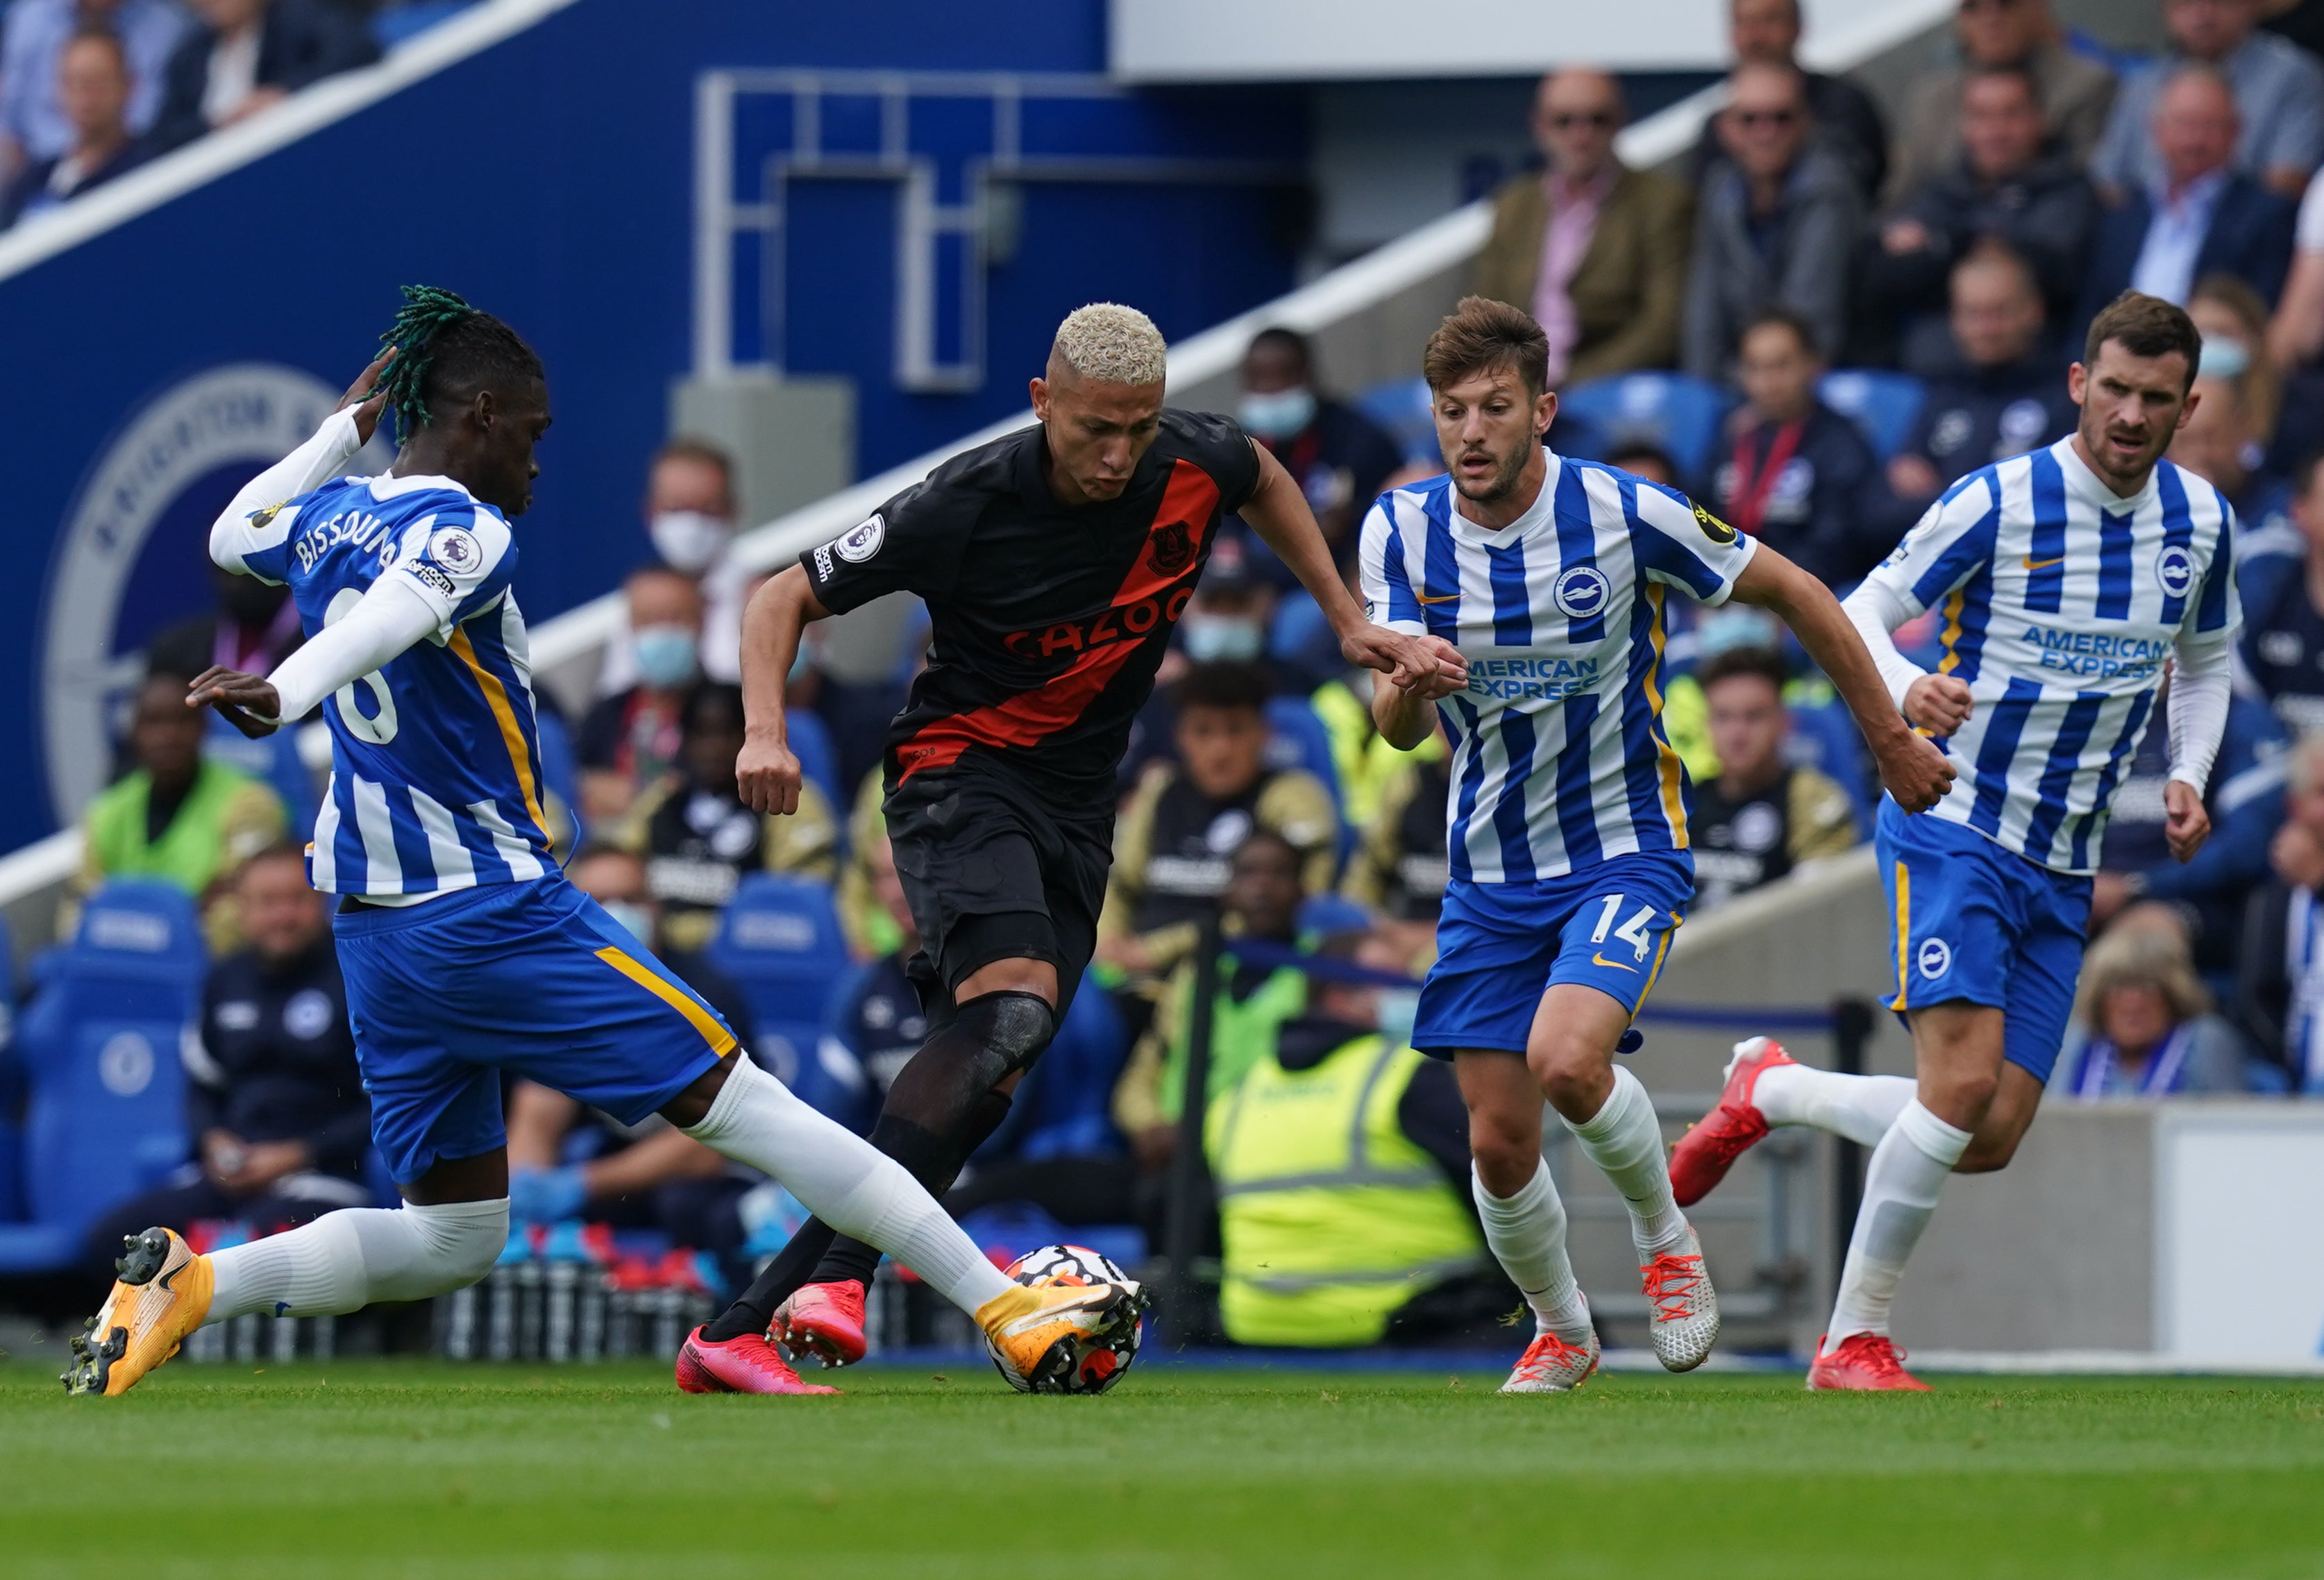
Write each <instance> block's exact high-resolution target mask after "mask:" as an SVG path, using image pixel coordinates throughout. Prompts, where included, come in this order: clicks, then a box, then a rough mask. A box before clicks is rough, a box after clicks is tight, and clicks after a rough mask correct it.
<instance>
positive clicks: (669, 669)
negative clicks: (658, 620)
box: [631, 625, 700, 691]
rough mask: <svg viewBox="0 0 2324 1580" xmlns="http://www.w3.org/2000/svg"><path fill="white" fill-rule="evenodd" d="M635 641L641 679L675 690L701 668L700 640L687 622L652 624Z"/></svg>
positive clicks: (647, 682)
mask: <svg viewBox="0 0 2324 1580" xmlns="http://www.w3.org/2000/svg"><path fill="white" fill-rule="evenodd" d="M631 642H632V645H633V647H634V648H635V650H636V652H637V657H638V679H641V680H643V681H644V682H645V683H646V684H647V685H649V686H651V687H653V688H655V689H656V690H659V691H669V690H673V689H675V688H678V687H680V686H683V685H685V684H686V683H687V681H688V680H691V679H694V677H695V676H696V673H698V672H699V669H700V665H699V652H698V644H697V643H696V641H695V636H694V633H692V632H691V631H688V630H687V628H686V627H685V626H683V625H649V626H646V627H645V628H644V629H642V630H641V631H639V632H637V633H634V634H633V635H632V637H631Z"/></svg>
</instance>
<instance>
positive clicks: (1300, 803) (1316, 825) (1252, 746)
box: [1098, 662, 1339, 976]
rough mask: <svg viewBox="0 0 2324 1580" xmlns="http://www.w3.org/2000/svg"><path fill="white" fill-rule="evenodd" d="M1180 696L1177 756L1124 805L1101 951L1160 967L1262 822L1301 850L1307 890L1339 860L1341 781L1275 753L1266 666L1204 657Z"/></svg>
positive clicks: (1180, 953) (1128, 965)
mask: <svg viewBox="0 0 2324 1580" xmlns="http://www.w3.org/2000/svg"><path fill="white" fill-rule="evenodd" d="M1172 703H1173V705H1174V707H1176V711H1177V725H1176V730H1175V732H1174V734H1175V736H1176V743H1177V748H1178V760H1177V762H1157V763H1154V764H1152V765H1151V766H1149V767H1148V769H1147V771H1146V772H1145V775H1144V776H1143V777H1142V778H1141V779H1140V780H1139V783H1138V788H1137V790H1135V791H1133V792H1132V793H1131V795H1130V799H1129V802H1128V804H1127V805H1125V806H1124V807H1123V808H1122V811H1121V818H1120V823H1119V824H1118V826H1117V827H1116V830H1115V834H1114V847H1113V876H1112V881H1111V883H1110V884H1109V885H1108V887H1107V890H1106V897H1105V910H1104V913H1103V915H1102V917H1101V918H1100V919H1099V924H1098V940H1099V949H1100V952H1101V956H1102V957H1103V958H1105V959H1106V960H1107V961H1109V962H1110V963H1111V964H1112V965H1115V966H1120V967H1121V968H1123V969H1125V970H1128V971H1131V972H1134V973H1139V974H1141V975H1149V976H1157V975H1162V974H1165V973H1167V972H1168V971H1170V970H1171V969H1173V968H1174V967H1175V966H1176V965H1177V964H1178V962H1179V961H1180V960H1181V959H1183V958H1184V957H1185V954H1186V951H1187V950H1189V949H1190V948H1192V947H1194V935H1195V932H1196V929H1197V928H1198V927H1199V925H1200V924H1201V922H1202V921H1203V919H1205V918H1206V917H1208V916H1210V915H1212V914H1213V912H1215V911H1216V910H1217V909H1218V906H1219V902H1220V896H1221V895H1222V893H1223V892H1224V891H1225V889H1226V887H1227V882H1228V879H1229V875H1230V872H1231V867H1230V861H1229V858H1230V857H1231V855H1233V853H1234V852H1235V851H1236V850H1237V849H1238V848H1239V847H1240V845H1242V843H1243V841H1244V839H1245V838H1246V837H1247V836H1249V835H1250V833H1251V831H1252V830H1254V829H1264V830H1266V831H1268V833H1271V834H1275V835H1277V836H1280V837H1282V838H1283V839H1284V840H1286V842H1288V843H1289V845H1291V847H1292V848H1293V849H1294V850H1296V851H1297V852H1298V853H1299V860H1300V863H1301V865H1302V866H1303V868H1304V869H1305V882H1304V883H1303V888H1304V889H1305V891H1306V892H1321V891H1323V890H1324V889H1327V888H1329V887H1330V886H1331V882H1332V874H1333V870H1334V869H1335V867H1336V866H1337V865H1338V854H1339V850H1338V846H1339V814H1338V811H1337V810H1336V808H1333V805H1332V792H1331V791H1330V790H1327V789H1325V788H1324V786H1323V782H1322V781H1319V780H1318V779H1316V777H1315V776H1314V774H1312V773H1309V772H1306V771H1305V770H1304V769H1297V768H1281V769H1270V768H1269V767H1268V765H1267V745H1268V735H1269V731H1268V723H1267V713H1266V707H1267V682H1266V680H1265V679H1264V677H1262V676H1261V675H1260V674H1259V672H1258V671H1257V670H1254V669H1253V668H1252V667H1251V666H1250V665H1248V664H1238V663H1228V662H1216V663H1203V664H1196V665H1195V666H1194V668H1192V669H1190V670H1187V671H1186V674H1185V679H1181V680H1180V681H1179V682H1178V684H1177V686H1176V688H1174V694H1173V697H1172Z"/></svg>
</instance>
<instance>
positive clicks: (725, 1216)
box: [508, 845, 762, 1256]
mask: <svg viewBox="0 0 2324 1580" xmlns="http://www.w3.org/2000/svg"><path fill="white" fill-rule="evenodd" d="M566 876H567V878H569V879H570V880H571V881H572V883H573V886H574V887H575V888H576V889H578V890H580V891H581V892H583V893H584V894H586V895H588V896H589V897H590V898H591V899H592V900H595V901H597V903H599V904H600V905H603V906H604V908H605V909H606V910H607V911H609V912H611V913H612V915H613V919H615V920H617V921H619V922H620V923H621V924H622V927H623V928H624V929H627V930H628V931H629V933H630V934H631V935H632V937H633V938H636V939H637V943H638V947H639V948H640V949H642V950H646V951H648V952H650V953H651V954H652V955H653V956H655V957H656V958H657V959H659V961H660V962H661V964H662V965H664V966H668V967H669V971H670V973H671V975H675V976H676V977H678V980H679V981H681V982H683V983H685V984H687V986H688V987H691V988H692V989H694V991H695V992H696V993H700V994H701V995H702V997H703V1000H704V1001H705V1003H708V1004H709V1005H710V1007H711V1008H712V1009H715V1010H716V1011H717V1012H719V1013H720V1014H721V1015H723V1016H724V1017H725V1019H726V1022H727V1024H728V1025H729V1026H731V1027H732V1028H733V1031H734V1035H735V1036H736V1037H737V1038H739V1039H741V1040H742V1045H743V1046H744V1047H745V1048H748V1047H749V1046H750V1044H751V1040H752V1026H751V1017H750V1011H749V1007H748V1006H747V1004H746V1003H744V1001H743V999H742V993H740V992H739V991H738V990H737V989H736V988H735V986H734V984H733V983H732V982H730V981H728V980H727V978H726V977H725V975H724V974H722V973H721V972H720V971H719V970H718V969H717V968H716V967H715V966H712V965H711V964H710V963H709V962H708V961H707V960H705V959H704V958H703V957H702V956H699V955H696V954H692V953H689V952H687V951H685V950H681V949H670V948H667V947H663V946H662V943H661V940H660V938H659V931H660V929H659V911H658V907H657V906H656V904H655V902H654V899H653V896H652V895H651V893H650V892H649V891H648V889H647V885H646V871H645V864H643V863H642V862H641V861H640V860H639V859H638V858H637V856H635V855H632V853H630V852H629V851H626V850H622V849H621V848H620V847H619V846H616V845H590V846H588V847H586V848H585V849H583V850H582V851H580V852H579V853H578V854H576V855H575V856H574V858H573V860H572V862H571V863H570V864H568V865H567V868H566ZM508 1132H509V1139H508V1149H509V1210H510V1214H511V1215H512V1216H513V1217H515V1218H516V1219H518V1220H519V1221H520V1222H527V1223H537V1224H553V1223H557V1222H558V1221H560V1220H562V1219H567V1218H579V1217H586V1218H588V1219H589V1220H591V1221H592V1222H595V1223H610V1224H615V1225H617V1226H621V1227H625V1228H651V1229H659V1230H661V1231H662V1232H663V1233H664V1234H668V1235H669V1237H670V1238H671V1239H672V1240H674V1241H676V1242H677V1243H679V1244H681V1245H687V1246H691V1247H693V1248H694V1249H696V1250H701V1251H709V1252H714V1253H716V1254H718V1255H722V1256H726V1255H732V1254H733V1252H735V1251H736V1250H738V1249H739V1248H740V1247H741V1245H742V1242H743V1239H744V1238H745V1236H744V1233H743V1229H742V1222H741V1220H740V1218H739V1217H737V1216H736V1212H735V1208H736V1204H737V1203H738V1202H739V1201H740V1200H741V1198H742V1196H743V1195H744V1194H745V1193H747V1192H748V1191H749V1190H750V1189H751V1187H752V1186H753V1185H755V1184H757V1183H758V1181H759V1180H760V1179H761V1178H762V1177H761V1175H759V1174H758V1173H757V1172H756V1171H754V1170H752V1169H745V1168H742V1167H741V1166H739V1165H735V1164H731V1163H729V1162H728V1161H727V1160H725V1159H724V1158H723V1157H721V1156H720V1155H719V1154H717V1153H716V1152H714V1151H712V1150H710V1149H709V1148H708V1147H705V1146H704V1145H703V1144H702V1143H701V1142H700V1141H696V1140H694V1139H693V1138H692V1137H690V1136H688V1135H687V1134H686V1133H685V1132H683V1131H680V1130H678V1129H676V1128H675V1127H673V1126H672V1125H671V1124H670V1123H669V1121H668V1120H665V1119H663V1118H662V1117H660V1116H659V1114H655V1115H651V1116H650V1117H648V1118H647V1119H646V1120H644V1121H643V1122H642V1123H638V1124H634V1125H625V1124H623V1123H622V1122H621V1121H619V1120H617V1119H614V1118H613V1116H612V1115H610V1114H607V1113H601V1112H599V1111H597V1110H595V1109H590V1108H584V1107H583V1106H582V1105H581V1104H579V1103H577V1102H576V1101H574V1099H572V1098H570V1097H567V1095H565V1094H563V1093H562V1092H558V1091H554V1090H552V1089H551V1088H549V1087H547V1086H539V1085H538V1084H536V1083H534V1082H531V1081H518V1082H517V1083H516V1084H515V1086H514V1087H513V1089H512V1091H511V1093H510V1096H509V1113H508Z"/></svg>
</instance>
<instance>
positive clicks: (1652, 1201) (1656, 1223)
mask: <svg viewBox="0 0 2324 1580" xmlns="http://www.w3.org/2000/svg"><path fill="white" fill-rule="evenodd" d="M1565 1128H1566V1129H1568V1130H1570V1131H1572V1132H1573V1139H1574V1140H1575V1141H1579V1142H1581V1143H1582V1151H1583V1152H1584V1153H1585V1154H1587V1155H1588V1157H1589V1159H1590V1160H1591V1162H1592V1163H1595V1164H1597V1165H1598V1167H1599V1168H1600V1169H1603V1170H1604V1171H1605V1175H1606V1178H1608V1179H1610V1180H1612V1181H1613V1182H1614V1188H1615V1189H1616V1190H1618V1191H1620V1192H1621V1193H1622V1199H1623V1200H1624V1201H1625V1202H1627V1203H1628V1204H1629V1207H1630V1238H1631V1239H1633V1240H1634V1241H1636V1242H1637V1246H1638V1254H1639V1256H1640V1257H1641V1258H1651V1257H1653V1256H1654V1255H1655V1254H1656V1253H1657V1252H1665V1251H1668V1250H1670V1249H1672V1248H1673V1247H1674V1246H1675V1245H1677V1244H1678V1243H1680V1242H1681V1241H1682V1240H1683V1239H1684V1238H1685V1236H1686V1215H1684V1214H1683V1213H1682V1212H1680V1211H1679V1210H1678V1202H1677V1200H1676V1199H1675V1198H1674V1197H1672V1195H1671V1182H1670V1161H1669V1159H1668V1158H1667V1157H1666V1156H1665V1153H1664V1150H1663V1127H1662V1125H1661V1123H1659V1122H1658V1121H1656V1120H1655V1101H1654V1099H1653V1098H1651V1097H1649V1096H1647V1095H1646V1087H1645V1086H1641V1085H1640V1084H1639V1082H1638V1077H1637V1076H1634V1075H1632V1074H1631V1073H1630V1072H1629V1071H1628V1069H1627V1068H1626V1067H1623V1066H1621V1065H1616V1066H1615V1067H1614V1090H1613V1091H1612V1092H1611V1093H1610V1094H1609V1095H1608V1096H1607V1098H1606V1101H1605V1104H1604V1105H1603V1106H1601V1107H1600V1109H1599V1110H1598V1112H1597V1113H1593V1114H1591V1116H1590V1117H1589V1118H1588V1119H1586V1120H1584V1121H1582V1123H1580V1124H1576V1123H1573V1121H1572V1120H1570V1119H1569V1120H1567V1121H1566V1122H1565Z"/></svg>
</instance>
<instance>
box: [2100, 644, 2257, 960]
mask: <svg viewBox="0 0 2324 1580" xmlns="http://www.w3.org/2000/svg"><path fill="white" fill-rule="evenodd" d="M2169 695H2170V682H2169V681H2168V680H2165V681H2164V683H2163V692H2162V693H2161V694H2160V695H2158V696H2157V697H2156V698H2155V699H2154V706H2155V707H2156V708H2158V709H2160V708H2162V707H2163V706H2164V704H2165V702H2166V701H2167V699H2168V698H2169ZM2290 740H2291V737H2290V735H2288V734H2287V733H2286V731H2285V730H2284V728H2283V726H2282V725H2281V724H2279V723H2278V722H2277V721H2276V718H2275V716H2274V715H2273V714H2271V713H2270V712H2268V710H2267V708H2266V707H2264V705H2263V704H2261V703H2258V702H2255V701H2254V700H2252V699H2251V698H2246V697H2237V698H2233V699H2232V700H2231V701H2230V702H2229V703H2228V705H2227V730H2226V733H2225V734H2224V735H2223V736H2222V737H2221V739H2220V743H2219V755H2218V761H2217V762H2215V763H2214V764H2213V766H2212V769H2211V781H2210V785H2209V789H2208V790H2207V791H2206V793H2205V795H2204V798H2203V799H2204V805H2205V807H2206V808H2207V809H2208V810H2209V812H2210V814H2211V837H2210V839H2209V841H2208V842H2207V843H2206V844H2205V845H2204V846H2203V848H2202V849H2201V850H2200V851H2199V852H2198V853H2197V854H2196V856H2195V859H2194V860H2193V861H2190V862H2188V863H2186V864H2183V865H2182V864H2181V863H2180V862H2179V861H2177V860H2176V859H2175V858H2173V857H2172V855H2171V847H2170V845H2168V843H2167V842H2165V840H2164V839H2163V817H2164V809H2163V782H2164V781H2166V780H2167V779H2169V778H2170V775H2171V732H2170V731H2169V730H2168V729H2164V728H2161V727H2156V728H2153V729H2149V730H2148V731H2147V732H2146V735H2145V736H2144V738H2143V739H2141V740H2140V742H2139V744H2138V750H2137V751H2136V752H2135V753H2133V754H2132V756H2131V760H2130V762H2128V764H2126V773H2125V777H2124V779H2123V781H2122V789H2121V790H2120V791H2119V792H2117V793H2116V797H2115V803H2114V816H2113V817H2112V818H2110V819H2108V821H2107V830H2106V839H2105V843H2104V844H2103V845H2101V846H2100V847H2099V850H2098V873H2097V876H2096V877H2094V878H2093V879H2092V880H2091V887H2090V930H2091V932H2092V933H2094V934H2095V933H2097V932H2099V931H2101V930H2103V929H2105V928H2106V927H2107V926H2108V925H2109V924H2110V923H2111V922H2113V920H2114V919H2115V918H2116V917H2117V916H2119V915H2121V914H2122V913H2123V912H2124V911H2125V910H2127V909H2129V908H2130V907H2132V906H2134V905H2136V904H2138V903H2140V902H2142V901H2155V902H2160V903H2162V904H2165V905H2168V906H2170V907H2171V908H2172V910H2174V911H2176V912H2177V913H2178V914H2179V918H2180V920H2181V922H2182V923H2183V924H2184V927H2185V931H2186V937H2187V942H2188V947H2190V949H2191V950H2192V951H2193V955H2194V960H2195V964H2196V966H2197V967H2198V968H2199V969H2200V970H2201V971H2202V972H2203V973H2204V974H2205V975H2216V976H2220V977H2222V978H2224V977H2225V976H2226V975H2227V974H2229V973H2232V972H2233V970H2234V969H2235V964H2236V961H2235V953H2236V943H2237V940H2238V937H2239V935H2240V934H2241V932H2242V929H2243V910H2244V901H2246V899H2248V898H2249V897H2250V895H2251V892H2252V890H2253V889H2254V888H2255V886H2256V885H2258V884H2259V883H2260V882H2264V880H2265V878H2266V877H2267V844H2268V840H2269V838H2270V836H2272V835H2273V833H2274V832H2275V828H2276V826H2277V824H2279V823H2281V822H2282V818H2283V758H2284V753H2285V751H2286V749H2287V747H2288V745H2289V744H2290Z"/></svg>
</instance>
